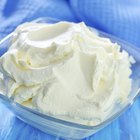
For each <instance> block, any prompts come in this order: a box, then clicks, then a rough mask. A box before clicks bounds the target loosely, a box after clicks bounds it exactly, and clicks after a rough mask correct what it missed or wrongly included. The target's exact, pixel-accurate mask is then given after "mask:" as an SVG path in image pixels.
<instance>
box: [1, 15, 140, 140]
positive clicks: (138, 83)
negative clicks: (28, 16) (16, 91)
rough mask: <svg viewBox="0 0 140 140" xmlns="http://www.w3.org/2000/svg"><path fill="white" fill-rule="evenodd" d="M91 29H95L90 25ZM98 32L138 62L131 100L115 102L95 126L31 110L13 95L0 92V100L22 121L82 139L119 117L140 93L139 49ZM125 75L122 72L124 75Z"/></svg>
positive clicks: (5, 47)
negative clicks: (107, 114) (109, 111)
mask: <svg viewBox="0 0 140 140" xmlns="http://www.w3.org/2000/svg"><path fill="white" fill-rule="evenodd" d="M58 21H59V20H58V19H52V18H39V19H37V20H34V21H32V22H41V23H42V22H43V23H50V24H53V23H56V22H58ZM91 30H96V29H94V28H91ZM96 31H97V33H98V34H99V36H102V37H107V38H110V39H111V40H112V42H117V43H118V44H120V45H121V48H122V49H124V50H126V51H127V52H128V53H129V54H130V55H132V56H133V57H134V58H135V60H136V63H135V64H134V65H133V66H132V72H133V74H132V76H131V78H132V79H133V82H132V91H131V93H130V94H129V97H128V100H127V101H126V102H125V103H123V104H116V105H115V108H114V109H113V111H112V112H111V113H110V115H109V116H108V118H107V119H106V120H105V121H104V122H102V123H100V124H98V125H96V126H87V125H81V124H77V123H72V122H67V121H64V120H60V119H57V118H54V117H51V116H48V115H44V114H42V113H40V112H38V111H35V110H32V109H30V108H27V107H24V106H22V105H20V104H18V103H15V102H14V101H12V100H11V99H8V98H7V97H6V96H4V95H2V94H0V100H1V102H3V103H4V104H5V105H6V106H7V107H8V108H9V109H10V110H12V111H13V112H14V113H15V115H16V116H17V117H18V118H19V119H21V120H22V121H24V122H26V123H28V124H30V125H32V126H34V127H36V128H38V129H40V130H42V131H44V132H46V133H49V134H52V135H55V136H60V137H63V138H66V139H82V138H85V137H87V136H90V135H92V134H94V133H95V132H97V131H99V130H100V129H102V128H103V127H105V126H106V125H107V124H109V123H111V122H112V121H113V120H114V119H116V118H117V117H118V116H119V115H120V114H121V113H122V112H124V111H125V110H126V109H127V108H128V107H130V106H131V105H132V104H133V102H134V101H135V99H136V98H137V97H138V95H139V91H140V88H139V87H140V72H139V71H140V49H139V48H136V47H135V46H133V45H131V44H129V43H126V42H125V41H122V40H120V39H118V38H116V37H114V36H112V35H109V34H107V33H104V32H101V31H99V30H96ZM12 36H13V34H12V33H11V34H9V35H8V36H7V37H5V38H4V39H3V40H1V41H0V55H3V54H4V53H5V52H6V51H7V50H8V47H9V46H10V42H11V38H12ZM122 76H123V75H122Z"/></svg>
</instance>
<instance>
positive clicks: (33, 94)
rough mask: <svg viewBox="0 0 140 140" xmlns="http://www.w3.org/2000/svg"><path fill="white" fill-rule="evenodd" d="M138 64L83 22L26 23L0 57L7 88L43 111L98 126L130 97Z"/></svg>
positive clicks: (6, 91)
mask: <svg viewBox="0 0 140 140" xmlns="http://www.w3.org/2000/svg"><path fill="white" fill-rule="evenodd" d="M134 62H135V60H134V59H133V57H131V56H129V55H128V53H127V52H126V51H124V50H121V49H120V46H119V45H118V44H117V43H113V42H111V41H110V40H109V39H108V38H103V37H99V36H98V33H97V32H96V31H90V29H89V28H88V27H87V26H86V25H85V24H84V23H83V22H81V23H71V22H58V23H55V24H47V23H33V22H31V23H24V24H22V25H20V26H19V27H17V29H16V30H15V31H14V36H13V39H12V42H11V46H10V47H9V50H8V51H7V52H6V53H5V54H4V55H3V56H2V57H1V58H0V71H1V73H2V75H3V76H1V77H2V78H3V79H4V80H1V81H2V82H3V81H4V83H2V84H3V85H4V87H1V89H2V90H3V93H4V94H5V96H7V97H9V98H11V99H13V100H14V101H15V102H17V103H19V104H22V105H24V106H26V107H29V108H32V109H35V110H38V111H39V112H42V113H43V114H47V115H50V116H55V117H56V118H59V119H62V120H66V121H70V122H76V123H79V124H85V125H96V124H99V123H101V122H103V121H104V120H105V118H106V117H107V116H108V115H109V113H110V112H111V110H112V109H113V107H114V105H115V104H116V103H117V102H119V103H123V102H125V101H126V100H127V97H128V95H129V93H130V91H131V78H130V75H131V73H132V71H131V65H132V64H133V63H134ZM2 84H1V85H2Z"/></svg>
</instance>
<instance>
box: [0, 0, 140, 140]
mask: <svg viewBox="0 0 140 140" xmlns="http://www.w3.org/2000/svg"><path fill="white" fill-rule="evenodd" d="M139 7H140V0H135V1H132V0H123V1H122V0H1V1H0V38H3V37H4V36H6V35H7V34H8V33H10V32H12V31H13V30H14V29H15V28H16V26H17V25H19V24H21V23H23V22H25V21H30V20H33V19H35V18H37V17H42V16H49V17H56V18H59V19H61V20H68V21H74V22H79V21H84V22H85V23H86V24H87V25H90V26H93V27H96V28H98V29H100V30H103V31H105V32H108V33H111V34H113V35H115V36H118V37H120V38H122V39H124V40H126V41H128V42H130V43H132V44H134V45H136V46H138V47H140V37H139V36H140V14H139V13H140V8H139ZM139 114H140V99H137V101H136V102H135V103H134V105H133V106H132V108H131V109H129V110H128V111H127V112H125V113H124V114H123V115H122V116H121V117H119V118H118V119H117V120H115V121H114V122H113V123H111V124H110V125H108V126H107V127H106V128H104V129H102V130H101V131H100V132H98V133H96V134H95V135H93V136H91V137H89V138H87V139H86V140H140V117H139ZM0 120H1V121H0V140H27V139H28V140H55V139H59V138H56V137H54V136H50V135H47V134H45V133H43V132H41V131H39V130H37V129H35V128H33V127H31V126H29V125H28V124H25V123H23V122H22V121H20V120H18V119H17V118H16V117H15V116H14V114H12V113H11V112H10V111H9V110H8V109H7V108H6V107H5V106H4V105H3V104H1V103H0Z"/></svg>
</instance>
